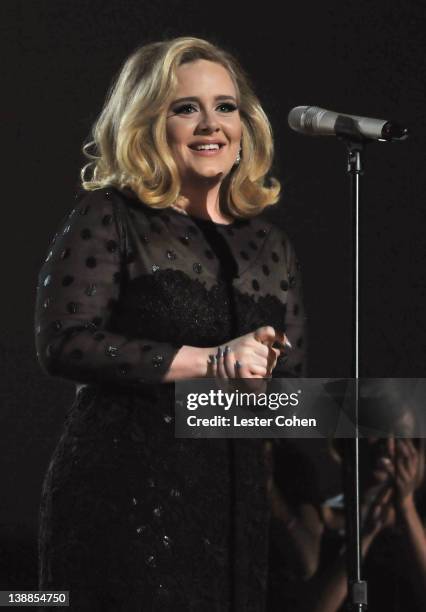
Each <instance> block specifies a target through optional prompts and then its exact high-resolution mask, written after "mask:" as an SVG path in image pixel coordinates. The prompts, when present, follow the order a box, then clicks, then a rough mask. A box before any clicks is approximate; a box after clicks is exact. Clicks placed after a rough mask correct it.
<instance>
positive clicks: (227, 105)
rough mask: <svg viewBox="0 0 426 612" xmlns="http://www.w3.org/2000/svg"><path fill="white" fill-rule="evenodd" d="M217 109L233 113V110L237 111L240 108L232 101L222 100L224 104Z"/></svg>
mask: <svg viewBox="0 0 426 612" xmlns="http://www.w3.org/2000/svg"><path fill="white" fill-rule="evenodd" d="M217 109H218V110H219V111H220V112H221V113H232V112H233V111H236V110H237V109H238V106H236V105H235V104H233V103H232V102H222V104H220V105H219V106H218V107H217Z"/></svg>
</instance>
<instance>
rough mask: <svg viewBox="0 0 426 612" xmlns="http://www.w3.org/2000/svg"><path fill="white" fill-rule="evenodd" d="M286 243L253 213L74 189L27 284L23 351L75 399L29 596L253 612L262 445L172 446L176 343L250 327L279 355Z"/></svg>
mask: <svg viewBox="0 0 426 612" xmlns="http://www.w3.org/2000/svg"><path fill="white" fill-rule="evenodd" d="M298 278H299V276H298V269H297V264H296V260H295V256H294V252H293V250H292V248H291V246H290V244H289V242H288V240H287V239H286V237H285V235H284V234H283V232H282V231H281V230H280V229H279V228H277V227H274V226H273V225H271V224H270V223H268V222H267V221H266V220H265V219H264V218H262V215H260V216H258V217H256V218H254V219H251V220H235V221H234V222H233V223H232V224H231V225H221V224H216V223H214V222H211V221H208V220H201V219H197V218H194V217H191V216H185V215H182V214H181V213H179V212H178V211H176V210H174V209H167V210H154V209H152V208H150V207H148V206H146V205H144V204H142V203H141V202H140V201H139V200H137V199H136V198H134V197H132V196H131V194H130V193H126V194H124V193H122V192H119V191H118V190H115V189H100V190H97V191H94V192H85V193H84V194H81V195H80V199H79V200H78V202H77V205H76V206H75V208H74V209H73V210H72V212H71V213H70V215H69V216H68V218H67V219H66V220H65V222H64V224H63V226H62V227H61V229H60V231H59V232H58V233H57V234H56V236H55V238H54V239H53V242H52V244H51V247H50V250H49V252H48V255H47V258H46V261H45V263H44V264H43V267H42V270H41V272H40V277H39V287H38V294H37V304H36V345H37V353H38V358H39V360H40V363H41V365H42V367H43V368H44V370H45V371H46V372H48V373H49V374H51V375H53V376H59V377H63V378H67V379H71V380H74V381H76V383H77V392H76V398H75V401H74V403H73V405H72V406H71V407H70V409H69V412H68V414H67V419H66V424H65V428H64V432H63V434H62V436H61V439H60V441H59V443H58V446H57V448H56V450H55V452H54V455H53V458H52V461H51V463H50V465H49V468H48V471H47V475H46V478H45V482H44V486H43V492H42V503H41V517H40V518H41V521H40V588H43V589H58V590H59V589H66V590H70V601H71V610H78V611H83V610H87V611H89V610H90V612H97V611H101V610H102V611H104V610H111V611H113V610H114V612H115V611H118V610H123V612H124V611H126V612H133V611H136V610H137V611H140V610H144V611H145V610H147V611H151V610H153V611H156V612H157V611H160V610H173V611H175V612H183V611H185V612H199V611H204V612H225V611H226V612H230V611H231V610H232V611H243V610H244V611H247V612H248V611H253V612H254V611H256V612H260V611H262V610H263V609H264V605H265V598H266V574H267V535H268V517H269V514H268V507H267V502H266V494H265V467H264V461H263V445H262V440H221V439H204V440H200V439H176V438H175V437H174V423H173V420H174V385H173V383H168V384H165V383H162V382H161V380H162V377H163V376H164V374H165V372H166V371H167V369H168V368H169V366H170V364H171V362H172V360H173V357H174V356H175V354H176V353H177V351H178V350H179V348H180V347H181V346H183V345H191V346H199V347H211V346H218V345H224V344H225V343H226V342H227V341H228V340H230V339H233V338H236V337H238V336H241V335H243V334H246V333H248V332H250V331H253V330H255V329H256V328H258V327H259V326H262V325H272V326H274V327H276V328H278V329H285V330H286V331H287V335H288V336H289V338H290V340H291V342H292V344H293V347H294V348H293V350H292V351H291V355H290V356H288V357H287V358H284V359H282V358H280V359H279V361H278V364H277V367H276V369H275V371H274V376H279V375H282V376H292V375H296V376H297V375H300V373H301V370H302V352H303V338H302V330H303V312H302V304H301V301H300V285H299V281H298Z"/></svg>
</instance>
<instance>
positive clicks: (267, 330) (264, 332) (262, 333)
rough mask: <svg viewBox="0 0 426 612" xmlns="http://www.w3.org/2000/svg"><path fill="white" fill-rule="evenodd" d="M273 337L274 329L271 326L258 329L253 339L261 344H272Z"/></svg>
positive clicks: (274, 334)
mask: <svg viewBox="0 0 426 612" xmlns="http://www.w3.org/2000/svg"><path fill="white" fill-rule="evenodd" d="M275 336H276V332H275V329H274V328H273V327H272V326H271V325H265V326H264V327H259V328H258V329H257V330H256V331H255V333H254V337H255V339H256V340H258V342H260V343H262V344H272V343H273V342H274V340H275Z"/></svg>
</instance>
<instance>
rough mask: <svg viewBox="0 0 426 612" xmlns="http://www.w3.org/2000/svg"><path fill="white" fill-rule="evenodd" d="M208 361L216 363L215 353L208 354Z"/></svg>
mask: <svg viewBox="0 0 426 612" xmlns="http://www.w3.org/2000/svg"><path fill="white" fill-rule="evenodd" d="M209 361H210V363H213V364H215V363H216V361H217V360H216V355H209Z"/></svg>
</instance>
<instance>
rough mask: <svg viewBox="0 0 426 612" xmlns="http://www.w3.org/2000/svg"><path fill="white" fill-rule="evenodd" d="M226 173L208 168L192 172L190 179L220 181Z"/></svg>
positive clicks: (219, 169) (218, 169)
mask: <svg viewBox="0 0 426 612" xmlns="http://www.w3.org/2000/svg"><path fill="white" fill-rule="evenodd" d="M227 174H228V173H227V172H225V171H224V170H223V169H222V168H208V169H204V170H198V171H196V170H194V171H193V172H192V173H191V178H193V179H198V180H203V179H204V180H213V181H222V180H223V179H224V178H225V176H226V175H227Z"/></svg>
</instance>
